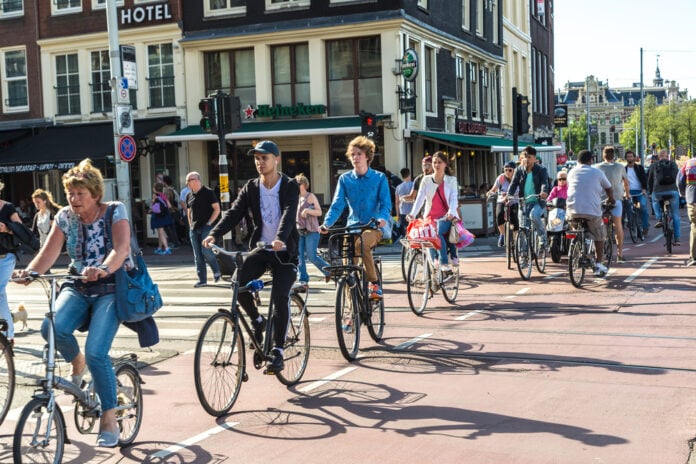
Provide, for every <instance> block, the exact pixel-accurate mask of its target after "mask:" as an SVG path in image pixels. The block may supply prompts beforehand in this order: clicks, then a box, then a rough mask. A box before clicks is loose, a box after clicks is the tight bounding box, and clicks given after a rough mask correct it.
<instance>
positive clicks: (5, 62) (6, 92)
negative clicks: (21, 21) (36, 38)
mask: <svg viewBox="0 0 696 464" xmlns="http://www.w3.org/2000/svg"><path fill="white" fill-rule="evenodd" d="M0 57H1V58H2V62H0V70H1V71H2V76H1V77H2V95H3V96H4V98H3V100H2V110H3V112H4V113H8V112H12V111H19V110H22V111H24V110H27V109H29V93H28V85H27V55H26V51H25V50H6V51H2V50H0Z"/></svg>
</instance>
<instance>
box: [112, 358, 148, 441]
mask: <svg viewBox="0 0 696 464" xmlns="http://www.w3.org/2000/svg"><path fill="white" fill-rule="evenodd" d="M140 385H141V381H140V374H138V370H137V369H136V368H135V367H134V366H133V365H132V364H122V365H121V366H119V367H118V369H116V420H117V421H118V428H119V437H118V444H119V445H120V446H127V445H130V444H131V443H133V440H135V437H136V436H137V435H138V431H140V424H142V422H143V390H142V389H141V387H140Z"/></svg>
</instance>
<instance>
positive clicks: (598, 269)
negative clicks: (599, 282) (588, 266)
mask: <svg viewBox="0 0 696 464" xmlns="http://www.w3.org/2000/svg"><path fill="white" fill-rule="evenodd" d="M608 271H609V269H607V267H606V266H605V265H604V264H602V263H597V264H595V268H594V275H596V276H599V277H603V276H604V275H605V274H606V273H607V272H608Z"/></svg>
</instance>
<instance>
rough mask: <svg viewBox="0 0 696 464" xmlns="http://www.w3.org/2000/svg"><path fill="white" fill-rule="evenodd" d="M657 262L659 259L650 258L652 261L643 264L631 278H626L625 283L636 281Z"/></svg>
mask: <svg viewBox="0 0 696 464" xmlns="http://www.w3.org/2000/svg"><path fill="white" fill-rule="evenodd" d="M657 260H658V258H657V257H653V258H650V259H649V260H648V261H646V263H645V264H643V265H642V266H641V267H640V268H639V269H636V270H635V271H634V272H633V274H631V275H630V276H628V277H626V278H625V279H624V283H629V282H633V281H634V280H636V279H637V278H638V276H639V275H641V274H642V273H643V272H645V270H646V269H647V268H649V267H650V266H652V265H653V264H654V263H655V261H657Z"/></svg>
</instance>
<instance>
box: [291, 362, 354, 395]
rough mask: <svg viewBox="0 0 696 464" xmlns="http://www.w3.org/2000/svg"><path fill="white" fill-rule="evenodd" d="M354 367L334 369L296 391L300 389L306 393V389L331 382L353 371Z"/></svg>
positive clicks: (309, 389) (310, 389)
mask: <svg viewBox="0 0 696 464" xmlns="http://www.w3.org/2000/svg"><path fill="white" fill-rule="evenodd" d="M355 369H357V367H346V368H345V369H341V370H340V371H336V372H334V373H333V374H330V375H327V376H326V377H324V378H323V379H320V380H317V381H316V382H312V383H310V384H309V385H306V386H304V387H302V388H298V389H297V391H300V392H302V393H307V392H308V391H312V390H314V389H315V388H319V387H321V386H322V385H325V384H327V383H329V382H331V381H332V380H336V379H337V378H339V377H343V376H344V375H346V374H347V373H349V372H353V371H354V370H355Z"/></svg>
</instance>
